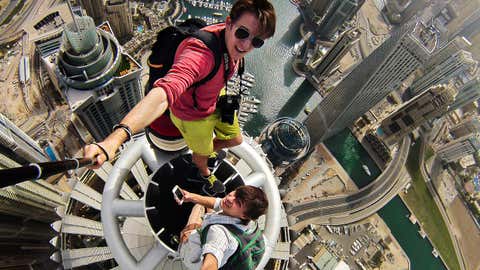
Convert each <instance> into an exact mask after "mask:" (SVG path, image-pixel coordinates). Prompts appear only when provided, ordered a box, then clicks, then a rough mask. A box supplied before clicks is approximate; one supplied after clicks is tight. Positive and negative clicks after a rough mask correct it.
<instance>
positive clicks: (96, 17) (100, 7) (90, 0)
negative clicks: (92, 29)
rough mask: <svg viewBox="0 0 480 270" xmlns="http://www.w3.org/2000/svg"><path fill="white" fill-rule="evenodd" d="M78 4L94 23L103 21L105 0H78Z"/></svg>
mask: <svg viewBox="0 0 480 270" xmlns="http://www.w3.org/2000/svg"><path fill="white" fill-rule="evenodd" d="M80 4H81V5H82V7H83V8H84V9H85V11H86V12H87V15H88V16H90V17H92V19H93V21H94V22H95V25H99V24H101V23H102V22H104V21H105V0H80Z"/></svg>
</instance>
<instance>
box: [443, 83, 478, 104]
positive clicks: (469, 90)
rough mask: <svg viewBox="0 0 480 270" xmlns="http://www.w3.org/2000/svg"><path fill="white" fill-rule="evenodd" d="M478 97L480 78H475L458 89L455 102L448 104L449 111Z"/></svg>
mask: <svg viewBox="0 0 480 270" xmlns="http://www.w3.org/2000/svg"><path fill="white" fill-rule="evenodd" d="M479 98H480V78H478V77H477V78H475V79H473V80H471V81H469V82H468V83H466V84H465V85H464V86H462V87H461V88H460V89H459V90H458V94H457V97H456V98H455V102H453V104H452V105H450V109H449V111H453V110H456V109H458V108H461V107H463V106H465V105H466V104H468V103H470V102H473V101H475V100H477V99H479Z"/></svg>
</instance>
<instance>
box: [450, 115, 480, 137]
mask: <svg viewBox="0 0 480 270" xmlns="http://www.w3.org/2000/svg"><path fill="white" fill-rule="evenodd" d="M473 133H480V118H479V117H478V116H474V117H470V118H468V119H464V120H463V121H462V122H460V123H458V124H457V125H455V126H453V127H452V128H451V129H450V134H451V135H452V137H453V138H455V139H458V138H460V137H463V136H466V135H470V134H473Z"/></svg>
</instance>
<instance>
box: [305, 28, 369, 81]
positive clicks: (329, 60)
mask: <svg viewBox="0 0 480 270" xmlns="http://www.w3.org/2000/svg"><path fill="white" fill-rule="evenodd" d="M359 37H360V31H359V30H358V29H356V28H355V29H352V30H349V31H347V32H345V33H344V34H343V35H342V37H340V38H339V39H338V41H337V42H336V43H335V45H333V47H332V48H330V50H328V52H327V53H326V54H325V55H324V56H323V57H322V58H321V59H320V61H321V62H320V63H319V64H318V65H317V66H316V67H314V68H313V70H312V76H311V77H312V79H313V80H314V82H316V83H318V82H320V81H322V80H323V78H325V77H326V76H327V75H328V74H329V73H330V72H331V71H332V70H333V69H334V68H335V67H336V66H337V65H338V63H339V61H340V59H342V58H343V56H345V54H346V53H347V52H348V51H349V50H350V48H352V46H353V45H354V44H355V43H357V41H358V39H359Z"/></svg>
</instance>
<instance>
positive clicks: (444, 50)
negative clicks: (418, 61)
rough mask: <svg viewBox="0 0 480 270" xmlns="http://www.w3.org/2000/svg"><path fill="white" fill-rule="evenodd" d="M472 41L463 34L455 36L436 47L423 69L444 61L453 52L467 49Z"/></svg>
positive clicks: (429, 68)
mask: <svg viewBox="0 0 480 270" xmlns="http://www.w3.org/2000/svg"><path fill="white" fill-rule="evenodd" d="M471 46H472V43H471V42H470V41H469V40H468V39H467V38H465V37H463V36H457V37H455V38H454V39H453V40H451V41H450V42H448V43H447V44H446V45H444V46H442V47H441V48H438V49H437V50H436V51H435V52H434V54H433V55H432V57H431V58H430V59H429V60H428V61H427V63H425V67H424V70H427V71H429V70H432V69H434V68H435V66H436V65H438V64H439V63H443V62H445V61H446V60H447V59H448V58H450V57H452V55H454V54H455V53H457V52H459V51H461V50H464V51H469V50H470V49H471Z"/></svg>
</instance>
